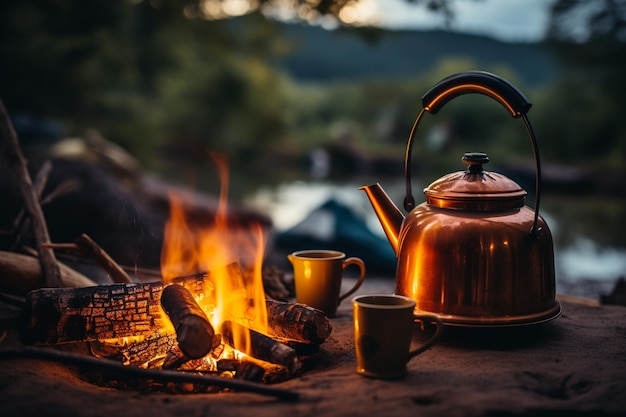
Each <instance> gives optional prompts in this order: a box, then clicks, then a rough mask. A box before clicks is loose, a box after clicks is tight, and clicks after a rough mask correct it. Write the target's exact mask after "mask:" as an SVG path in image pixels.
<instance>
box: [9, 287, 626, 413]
mask: <svg viewBox="0 0 626 417" xmlns="http://www.w3.org/2000/svg"><path fill="white" fill-rule="evenodd" d="M386 285H388V283H375V282H370V283H366V284H365V285H364V286H363V287H362V288H361V290H359V293H371V292H380V291H385V290H388V292H391V289H387V288H386ZM559 300H560V303H561V305H562V307H563V314H562V316H561V317H559V318H557V319H556V320H554V321H552V322H550V323H547V324H541V325H534V326H527V327H523V328H519V327H517V328H507V329H501V330H493V329H491V330H489V331H486V330H477V329H458V328H448V329H446V332H445V334H444V338H443V340H442V341H441V342H440V343H438V344H437V345H435V346H433V347H432V348H431V349H430V350H428V351H426V352H424V353H423V354H421V355H419V356H418V357H416V358H414V359H413V360H412V361H411V362H410V364H409V375H408V376H407V377H406V378H403V379H400V380H392V381H386V380H375V379H368V378H365V377H362V376H359V375H357V374H356V372H355V357H354V343H353V330H352V310H351V306H350V303H349V302H348V301H345V302H344V303H343V304H342V305H341V307H340V310H339V314H338V316H337V317H336V318H333V319H332V324H333V333H332V335H331V336H330V338H329V339H328V340H327V341H326V342H325V343H324V344H323V345H322V349H321V351H320V352H319V353H318V354H317V356H316V358H315V361H316V363H315V367H314V368H313V369H311V370H308V371H306V372H305V373H303V375H301V376H300V377H298V378H295V379H292V380H290V381H286V382H283V383H280V384H276V385H274V386H276V387H280V388H284V389H289V390H293V391H296V392H297V393H298V394H299V396H300V397H299V399H298V400H297V401H293V402H289V401H282V400H277V399H276V398H273V397H268V396H263V395H259V394H250V393H241V392H221V393H204V394H169V393H159V392H148V393H145V392H141V391H139V390H135V389H126V390H119V389H113V388H105V387H102V386H99V385H94V384H92V383H90V382H87V381H85V380H83V379H81V378H80V377H79V370H78V369H77V368H76V367H74V366H68V365H64V364H58V363H53V362H48V361H42V360H33V359H13V360H3V361H1V362H0V416H3V417H9V416H38V417H46V416H64V417H72V416H128V417H133V416H142V417H143V416H153V415H154V416H156V415H158V416H185V417H196V416H198V417H200V416H255V417H263V416H272V417H276V416H316V417H318V416H361V415H363V416H372V415H377V416H408V415H412V416H417V415H419V416H448V417H456V416H459V417H460V416H505V417H507V416H511V417H512V416H515V417H518V416H555V415H556V416H624V415H626V395H625V393H626V307H619V306H599V305H596V304H595V303H594V302H591V301H585V300H581V299H571V298H566V297H559ZM18 313H19V310H17V309H15V308H11V307H8V306H6V305H4V306H3V305H2V304H1V303H0V320H1V321H0V333H2V334H3V336H4V337H3V339H2V341H1V342H0V348H7V347H20V346H21V344H20V342H19V338H18V336H17V332H16V326H15V322H16V316H17V314H18ZM77 349H78V350H80V346H77Z"/></svg>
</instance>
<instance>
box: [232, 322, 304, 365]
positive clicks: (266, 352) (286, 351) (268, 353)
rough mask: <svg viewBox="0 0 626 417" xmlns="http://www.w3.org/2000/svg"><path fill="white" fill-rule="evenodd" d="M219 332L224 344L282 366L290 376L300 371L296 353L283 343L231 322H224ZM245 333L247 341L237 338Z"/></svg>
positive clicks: (244, 338) (243, 338)
mask: <svg viewBox="0 0 626 417" xmlns="http://www.w3.org/2000/svg"><path fill="white" fill-rule="evenodd" d="M221 332H222V337H223V340H224V342H225V343H226V344H228V345H229V346H231V347H234V348H235V349H237V350H240V351H242V352H246V353H247V354H248V355H250V356H251V357H253V358H256V359H260V360H262V361H265V362H269V363H273V364H276V365H281V366H284V367H285V368H286V369H287V371H288V372H289V373H290V374H294V373H295V372H297V371H299V370H300V361H299V360H298V357H297V356H296V351H295V350H294V349H292V348H290V347H289V346H287V345H285V344H284V343H281V342H279V341H277V340H274V339H272V338H271V337H269V336H266V335H264V334H262V333H259V332H257V331H255V330H252V329H248V328H246V327H244V326H242V325H240V324H237V323H234V322H232V321H225V322H224V323H223V324H222V327H221ZM246 333H247V335H248V337H249V339H248V337H239V336H238V335H242V334H243V335H245V334H246ZM246 345H247V346H246Z"/></svg>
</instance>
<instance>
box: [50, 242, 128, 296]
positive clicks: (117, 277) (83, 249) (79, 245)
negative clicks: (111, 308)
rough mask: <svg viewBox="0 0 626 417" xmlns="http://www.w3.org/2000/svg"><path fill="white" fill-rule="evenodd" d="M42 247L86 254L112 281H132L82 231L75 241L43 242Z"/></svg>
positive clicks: (126, 282)
mask: <svg viewBox="0 0 626 417" xmlns="http://www.w3.org/2000/svg"><path fill="white" fill-rule="evenodd" d="M44 247H46V248H50V249H60V250H66V251H71V252H80V253H83V254H86V255H88V256H91V257H92V258H93V259H94V260H95V261H96V262H97V263H98V264H100V266H101V267H103V268H104V269H105V270H106V271H107V272H108V273H109V275H110V276H111V279H112V280H113V282H116V283H120V284H130V283H131V282H132V280H131V279H130V277H129V276H128V274H127V273H126V271H124V269H122V267H121V266H119V265H118V264H117V262H115V260H114V259H113V258H111V257H110V256H109V254H108V253H106V251H105V250H104V249H102V248H101V247H100V246H99V245H98V244H97V243H96V242H94V241H93V239H91V238H90V237H89V236H87V235H86V234H84V233H83V234H82V235H80V236H79V237H78V238H76V241H75V243H48V244H45V245H44Z"/></svg>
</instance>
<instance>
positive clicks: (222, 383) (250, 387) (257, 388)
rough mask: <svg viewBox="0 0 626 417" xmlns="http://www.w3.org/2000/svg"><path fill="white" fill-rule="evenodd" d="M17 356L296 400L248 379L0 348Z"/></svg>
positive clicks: (6, 355) (5, 355)
mask: <svg viewBox="0 0 626 417" xmlns="http://www.w3.org/2000/svg"><path fill="white" fill-rule="evenodd" d="M20 358H32V359H45V360H50V361H55V362H59V363H63V364H67V365H75V366H88V367H95V368H100V369H104V370H107V371H115V372H116V373H118V375H123V376H126V377H135V378H143V379H153V380H155V381H160V382H164V383H167V382H174V383H192V384H204V385H207V386H214V387H218V388H223V389H232V390H235V391H241V392H250V393H254V394H260V395H267V396H270V397H276V398H279V399H281V400H286V401H296V400H297V399H298V398H299V396H300V395H299V394H298V393H297V392H296V391H292V390H287V389H282V388H273V387H268V386H265V385H261V384H255V383H252V382H249V381H242V380H236V379H230V378H222V377H216V376H210V375H195V374H188V373H185V372H179V371H164V370H156V369H143V368H138V367H134V366H124V365H122V364H120V363H118V362H115V361H113V360H109V359H98V358H92V357H89V356H84V355H77V354H73V353H67V352H61V351H57V350H52V349H42V348H34V347H24V348H20V349H2V350H0V360H9V359H11V360H12V359H20Z"/></svg>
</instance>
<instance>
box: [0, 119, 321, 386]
mask: <svg viewBox="0 0 626 417" xmlns="http://www.w3.org/2000/svg"><path fill="white" fill-rule="evenodd" d="M3 113H4V112H3ZM3 116H4V117H3V118H2V119H3V121H4V122H6V120H7V119H6V115H4V114H3ZM7 125H8V123H7V124H6V125H3V129H5V130H6V131H7V132H5V133H7V134H6V136H8V137H11V138H13V136H14V135H13V132H12V129H6V128H7ZM8 127H10V125H8ZM14 139H15V141H14V143H13V145H14V147H15V148H16V155H18V156H20V155H19V147H18V146H17V138H14ZM215 162H216V163H217V166H218V168H219V170H220V178H221V180H222V192H221V195H220V199H219V205H218V207H217V210H216V213H215V216H214V217H213V218H212V219H193V220H189V219H186V218H185V217H186V216H185V201H184V199H183V198H181V197H180V196H178V195H176V194H171V195H170V219H169V221H168V222H167V224H166V227H165V239H164V243H163V250H162V259H161V261H162V262H161V269H160V277H159V278H160V279H158V280H155V281H148V282H143V281H142V282H132V280H131V279H130V278H129V277H128V276H127V275H126V274H125V272H124V270H123V268H121V267H120V266H119V265H117V264H116V262H115V261H114V260H113V259H112V258H111V257H110V256H108V255H107V254H106V252H104V251H103V250H102V249H101V248H100V247H99V246H98V245H97V243H96V242H94V241H92V240H91V239H90V238H89V237H88V236H86V235H82V236H80V237H79V238H77V239H76V241H75V242H74V243H50V242H49V239H48V237H47V231H46V230H45V221H43V219H41V218H38V217H41V215H40V214H39V215H37V213H41V211H40V210H29V213H31V214H32V213H35V215H34V216H33V226H34V229H36V233H35V235H36V237H37V239H36V240H37V243H38V244H37V251H38V254H39V259H40V262H41V265H42V270H43V271H44V275H45V276H48V278H50V277H52V279H50V280H49V281H48V282H49V285H48V286H47V287H45V288H40V289H36V290H33V291H30V292H29V293H28V294H27V296H26V298H25V301H24V304H23V314H22V324H21V333H22V334H21V336H22V341H23V342H24V344H27V345H36V347H26V348H24V349H22V350H19V351H15V352H9V351H5V352H4V355H14V356H16V357H19V356H24V355H27V356H29V355H30V356H38V357H43V358H48V359H52V360H60V361H64V362H66V363H79V364H81V363H82V364H88V365H90V366H91V368H92V369H93V368H94V367H95V369H96V370H97V369H98V367H99V365H101V366H100V368H101V369H102V370H104V369H109V370H110V369H111V366H113V374H115V375H118V376H119V375H121V374H124V373H126V374H127V375H133V376H135V377H142V376H143V377H144V379H148V380H150V381H153V382H154V384H153V386H154V387H155V388H158V387H165V386H166V387H168V388H169V389H172V390H174V391H177V392H178V391H183V392H207V391H216V390H221V389H223V388H233V389H236V390H237V389H240V390H248V391H255V392H266V393H268V394H271V395H277V396H283V397H284V398H289V397H291V398H293V395H292V394H293V393H284V392H280V390H278V389H274V390H273V391H272V390H269V391H268V390H266V389H264V388H260V387H263V386H264V385H266V384H271V383H276V382H281V381H285V380H287V379H290V378H293V377H296V376H298V375H300V374H301V373H302V372H304V371H305V370H306V368H307V363H308V362H310V361H309V359H310V358H311V357H313V356H314V355H315V353H317V352H318V350H319V345H320V344H321V343H323V342H324V341H325V340H326V339H327V338H328V337H329V335H330V333H331V330H332V327H331V325H330V322H329V320H328V318H327V317H326V315H325V314H324V313H323V312H321V311H320V310H316V309H313V308H310V307H308V306H306V305H302V304H297V303H290V302H287V301H285V300H282V301H281V300H276V299H273V298H272V297H270V296H269V295H268V294H266V291H265V287H266V286H267V285H268V283H269V281H271V279H270V280H269V281H268V278H267V276H268V274H267V273H264V271H263V259H264V246H265V243H264V238H263V228H262V227H261V225H258V227H256V226H254V225H253V226H252V227H242V226H241V225H236V224H232V219H231V218H229V217H228V215H227V189H228V184H227V175H226V171H227V167H226V163H225V161H223V160H220V159H215ZM17 165H21V166H18V167H17V168H16V171H18V172H20V174H19V175H20V177H23V178H28V174H27V173H25V170H23V161H21V157H20V158H16V166H17ZM24 183H25V184H26V185H30V187H25V189H24V194H27V195H29V196H34V195H35V191H34V187H32V185H31V184H30V181H29V180H27V181H24ZM40 187H41V186H40V185H39V186H38V188H40ZM36 200H37V199H36V198H29V199H27V201H26V205H27V206H28V207H29V208H30V206H32V205H35V206H37V205H38V202H37V201H36ZM38 232H39V233H38ZM52 250H55V251H71V252H74V253H75V254H76V253H79V254H82V255H85V254H86V255H88V256H91V257H92V258H95V260H96V261H97V262H98V263H99V264H100V265H102V266H103V267H104V268H105V269H107V271H108V272H109V276H110V277H111V278H112V279H113V280H114V281H115V283H112V284H105V285H91V286H84V287H73V288H58V287H62V285H55V282H56V283H60V282H61V281H59V280H58V277H59V274H58V272H55V269H57V270H58V267H59V266H58V265H57V264H56V259H55V257H54V255H53V254H52V255H51V254H50V252H51V251H52ZM42 254H46V256H42ZM15 255H16V256H22V255H18V254H15ZM50 255H51V256H50ZM48 270H51V271H52V273H48ZM264 275H265V276H264ZM269 275H272V274H269ZM54 278H57V279H54ZM274 280H275V277H274ZM269 285H270V286H271V283H269ZM72 343H74V344H82V345H85V344H87V345H88V346H89V351H90V353H91V355H90V356H87V355H76V354H70V355H68V354H66V353H64V352H63V350H64V349H49V348H45V349H44V348H41V346H51V345H54V346H57V347H59V348H60V347H62V346H68V345H70V344H72ZM122 368H123V369H125V370H128V372H125V371H124V372H123V371H120V369H122ZM140 370H141V371H146V372H145V373H141V372H140V373H137V371H140ZM101 374H104V372H101ZM117 379H118V380H117V381H116V383H114V384H113V385H116V384H117V386H120V383H121V382H120V381H119V378H117ZM157 381H160V382H158V383H157ZM163 381H167V382H168V383H167V384H164V383H163ZM108 382H109V383H111V381H108ZM190 383H191V384H190ZM252 383H255V384H252ZM256 383H261V384H256ZM251 384H252V385H251Z"/></svg>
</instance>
